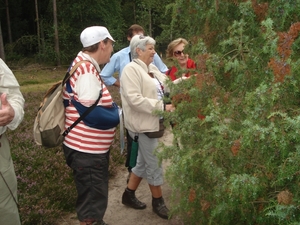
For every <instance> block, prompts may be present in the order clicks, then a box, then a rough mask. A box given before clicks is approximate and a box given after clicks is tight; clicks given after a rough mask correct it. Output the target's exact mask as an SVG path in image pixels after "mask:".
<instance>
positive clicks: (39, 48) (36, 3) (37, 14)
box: [34, 0, 41, 53]
mask: <svg viewBox="0 0 300 225" xmlns="http://www.w3.org/2000/svg"><path fill="white" fill-rule="evenodd" d="M34 1H35V15H36V27H37V40H38V51H39V53H40V52H41V41H40V40H41V38H40V36H41V35H40V33H41V32H40V20H39V7H38V2H37V0H34Z"/></svg>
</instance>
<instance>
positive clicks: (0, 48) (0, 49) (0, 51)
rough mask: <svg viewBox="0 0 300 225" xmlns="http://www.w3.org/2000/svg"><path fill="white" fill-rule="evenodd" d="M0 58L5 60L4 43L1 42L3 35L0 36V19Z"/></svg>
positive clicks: (0, 29)
mask: <svg viewBox="0 0 300 225" xmlns="http://www.w3.org/2000/svg"><path fill="white" fill-rule="evenodd" d="M0 58H1V59H3V61H5V53H4V44H3V37H2V28H1V21H0Z"/></svg>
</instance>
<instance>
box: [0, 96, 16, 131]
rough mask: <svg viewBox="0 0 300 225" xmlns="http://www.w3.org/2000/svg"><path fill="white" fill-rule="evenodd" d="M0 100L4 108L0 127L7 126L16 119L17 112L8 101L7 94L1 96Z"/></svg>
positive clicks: (0, 110)
mask: <svg viewBox="0 0 300 225" xmlns="http://www.w3.org/2000/svg"><path fill="white" fill-rule="evenodd" d="M0 100H1V103H2V107H1V109H0V126H6V125H7V124H9V123H10V122H11V121H12V120H13V119H14V117H15V111H14V109H13V107H11V105H10V104H9V102H8V101H7V96H6V94H5V93H3V94H2V95H1V97H0Z"/></svg>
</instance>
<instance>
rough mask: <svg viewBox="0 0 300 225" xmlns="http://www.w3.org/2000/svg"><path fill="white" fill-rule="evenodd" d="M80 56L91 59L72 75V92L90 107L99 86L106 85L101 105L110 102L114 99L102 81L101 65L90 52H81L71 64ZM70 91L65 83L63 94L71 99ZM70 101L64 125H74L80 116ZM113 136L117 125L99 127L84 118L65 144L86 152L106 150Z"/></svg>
mask: <svg viewBox="0 0 300 225" xmlns="http://www.w3.org/2000/svg"><path fill="white" fill-rule="evenodd" d="M81 60H88V61H90V62H84V63H82V64H81V65H80V66H79V67H78V68H77V70H76V71H75V73H74V74H73V75H72V76H71V78H70V80H69V81H70V85H71V88H72V92H73V93H72V94H71V95H73V97H74V99H75V100H76V101H78V102H80V103H81V104H82V105H84V106H87V107H89V106H91V105H92V104H93V103H94V102H95V101H96V100H97V98H98V97H99V93H100V90H101V89H102V87H103V92H102V97H101V98H100V100H99V102H98V105H103V106H111V105H112V102H113V101H112V97H111V95H110V93H109V91H108V89H107V87H106V86H105V84H104V83H103V84H102V81H101V78H100V67H99V65H98V64H97V62H96V61H95V60H94V59H93V58H91V57H90V56H89V55H87V54H84V53H82V52H79V53H78V55H77V57H76V58H75V60H74V61H73V63H72V66H74V65H75V64H76V63H77V62H78V61H81ZM71 95H70V94H69V93H68V91H67V90H66V86H65V87H64V92H63V98H64V99H68V100H69V99H70V98H71ZM69 102H70V104H69V106H67V107H66V109H65V114H66V119H65V128H68V127H69V126H71V125H72V124H73V123H74V122H75V121H76V120H77V119H78V118H79V116H80V115H79V113H78V112H77V110H76V108H75V107H74V105H73V104H72V103H71V101H69ZM114 136H115V128H112V129H108V130H100V129H96V128H92V127H89V126H86V125H85V124H84V122H83V121H80V123H78V124H77V125H76V126H75V127H74V128H73V129H72V130H71V131H70V132H69V134H68V135H67V136H66V137H65V140H64V145H66V146H67V147H69V148H72V149H74V150H77V151H80V152H85V153H92V154H100V153H106V152H107V151H108V150H109V148H110V146H111V144H112V142H113V140H114Z"/></svg>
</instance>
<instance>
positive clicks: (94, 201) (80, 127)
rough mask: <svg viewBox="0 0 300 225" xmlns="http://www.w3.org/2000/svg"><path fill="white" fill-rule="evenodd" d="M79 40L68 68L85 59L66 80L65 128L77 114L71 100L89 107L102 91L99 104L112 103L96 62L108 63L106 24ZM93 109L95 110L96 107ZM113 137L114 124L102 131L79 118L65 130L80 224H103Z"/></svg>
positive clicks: (109, 44)
mask: <svg viewBox="0 0 300 225" xmlns="http://www.w3.org/2000/svg"><path fill="white" fill-rule="evenodd" d="M80 40H81V43H82V45H83V49H82V51H80V52H79V53H78V55H77V57H76V58H75V59H74V61H73V63H72V65H71V68H72V67H73V66H74V65H75V64H76V63H77V62H78V61H82V60H85V61H86V62H83V63H82V64H81V65H80V66H79V67H78V68H77V70H76V71H75V73H74V74H73V75H72V76H71V78H70V79H69V87H71V90H72V91H71V92H70V90H68V89H67V87H66V86H65V87H64V93H63V98H64V99H65V100H69V105H68V106H67V107H66V109H65V115H66V119H65V127H66V128H67V127H69V126H71V124H72V123H74V122H75V121H76V120H77V119H78V118H79V116H80V115H79V113H78V112H77V110H76V108H75V106H74V105H73V104H72V103H71V101H70V99H72V98H73V99H74V100H75V101H77V102H79V103H81V104H82V105H83V106H85V107H90V106H91V105H93V103H95V101H96V100H97V99H98V97H99V93H100V91H101V90H102V97H101V98H100V100H99V102H98V105H102V106H107V107H110V106H112V103H113V101H112V97H111V95H110V93H109V91H108V89H107V88H106V86H105V84H104V83H103V82H102V79H101V77H100V67H99V64H104V63H107V62H109V60H110V56H111V53H112V51H113V42H114V39H113V38H112V36H111V35H110V33H109V32H108V30H107V29H106V28H105V27H102V26H92V27H88V28H86V29H84V30H83V31H82V33H81V35H80ZM71 68H70V69H71ZM94 110H96V112H97V107H96V108H94V109H93V111H94ZM93 111H92V112H91V113H93ZM99 120H100V118H99ZM114 136H115V127H114V128H111V129H107V130H101V129H98V128H93V127H89V126H87V125H86V124H85V123H84V122H83V121H81V122H80V123H79V124H77V125H76V126H75V127H74V128H73V129H72V130H71V131H70V132H69V133H68V135H67V136H66V137H65V140H64V142H63V149H64V154H65V158H66V162H67V164H68V166H69V167H71V168H72V169H73V175H74V180H75V184H76V189H77V194H78V197H77V202H76V211H77V216H78V219H79V221H80V225H92V224H93V225H94V224H98V225H105V224H106V223H105V222H104V221H103V216H104V214H105V211H106V208H107V202H108V164H109V148H110V146H111V144H112V142H113V139H114Z"/></svg>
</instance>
